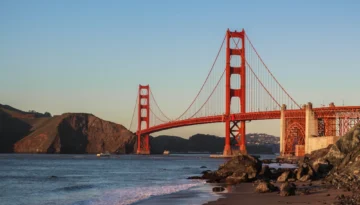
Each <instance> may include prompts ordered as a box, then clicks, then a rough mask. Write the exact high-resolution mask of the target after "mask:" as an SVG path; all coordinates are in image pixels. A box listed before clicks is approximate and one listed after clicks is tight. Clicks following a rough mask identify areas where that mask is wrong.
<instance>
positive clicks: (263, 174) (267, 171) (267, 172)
mask: <svg viewBox="0 0 360 205" xmlns="http://www.w3.org/2000/svg"><path fill="white" fill-rule="evenodd" d="M259 176H260V177H262V178H264V179H271V178H272V176H273V174H272V172H271V171H270V168H269V166H268V165H265V166H263V167H262V169H261V171H260V173H259Z"/></svg>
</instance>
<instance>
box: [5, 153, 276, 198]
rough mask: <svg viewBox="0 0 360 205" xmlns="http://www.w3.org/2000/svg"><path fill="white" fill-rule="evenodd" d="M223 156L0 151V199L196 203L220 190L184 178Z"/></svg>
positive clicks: (211, 166)
mask: <svg viewBox="0 0 360 205" xmlns="http://www.w3.org/2000/svg"><path fill="white" fill-rule="evenodd" d="M262 157H264V156H262ZM274 157H275V156H266V157H265V158H274ZM225 161H226V159H213V158H209V155H208V154H188V155H186V154H184V155H180V154H177V155H168V156H164V155H151V156H138V155H112V156H110V157H108V158H98V157H96V156H95V155H56V154H51V155H46V154H0V204H1V205H3V204H4V205H8V204H9V205H23V204H26V205H45V204H46V205H47V204H49V205H50V204H55V205H57V204H59V205H60V204H61V205H63V204H68V205H100V204H101V205H110V204H111V205H113V204H114V205H128V204H136V205H143V204H150V205H151V204H154V205H155V204H172V205H177V204H179V205H180V204H189V205H191V204H193V205H198V204H203V203H205V202H207V201H213V200H216V199H217V198H219V197H221V195H219V194H216V193H213V192H212V186H213V185H209V184H206V183H204V182H203V181H201V180H188V179H186V178H187V177H189V176H194V175H200V174H201V172H202V171H204V170H215V169H217V168H218V166H219V165H220V164H222V163H224V162H225ZM202 166H205V167H206V168H201V167H202Z"/></svg>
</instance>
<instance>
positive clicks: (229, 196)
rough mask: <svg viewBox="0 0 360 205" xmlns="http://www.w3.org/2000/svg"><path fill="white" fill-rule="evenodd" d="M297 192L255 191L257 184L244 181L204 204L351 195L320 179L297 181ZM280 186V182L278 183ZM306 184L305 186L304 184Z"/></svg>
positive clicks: (313, 200) (325, 200) (318, 200)
mask: <svg viewBox="0 0 360 205" xmlns="http://www.w3.org/2000/svg"><path fill="white" fill-rule="evenodd" d="M295 184H296V186H297V192H296V195H295V196H288V197H283V196H280V195H279V194H278V192H273V193H262V194H260V193H255V191H254V190H255V186H254V185H253V184H252V183H243V184H239V185H237V186H235V187H232V186H227V187H226V188H227V190H228V193H224V194H220V195H222V196H223V197H224V198H220V199H218V200H217V201H213V202H208V203H206V204H204V205H238V204H245V205H248V204H249V205H251V204H254V205H257V204H266V205H275V204H322V205H323V204H332V203H334V202H335V201H336V196H338V195H341V194H344V195H350V194H351V193H350V192H345V191H343V190H337V189H334V188H326V187H325V186H324V185H322V184H321V182H320V181H318V182H312V185H311V186H309V182H296V183H295ZM276 185H277V186H280V185H279V184H276ZM303 185H305V186H303ZM304 189H309V190H310V194H309V195H302V194H301V192H302V191H303V190H304Z"/></svg>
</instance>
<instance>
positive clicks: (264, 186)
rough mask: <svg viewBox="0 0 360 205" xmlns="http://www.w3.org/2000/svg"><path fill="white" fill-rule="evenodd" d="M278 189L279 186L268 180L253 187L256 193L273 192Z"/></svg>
mask: <svg viewBox="0 0 360 205" xmlns="http://www.w3.org/2000/svg"><path fill="white" fill-rule="evenodd" d="M278 190H279V188H278V187H276V186H274V185H273V184H272V183H270V182H260V183H259V184H258V185H257V186H256V188H255V192H257V193H267V192H274V191H278Z"/></svg>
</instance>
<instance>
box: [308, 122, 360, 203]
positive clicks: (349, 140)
mask: <svg viewBox="0 0 360 205" xmlns="http://www.w3.org/2000/svg"><path fill="white" fill-rule="evenodd" d="M308 160H309V162H310V164H311V166H312V167H313V169H314V172H315V174H316V175H317V177H318V178H322V177H325V179H326V180H327V181H328V182H330V183H331V184H333V185H334V186H335V187H337V188H343V189H345V190H351V191H353V193H354V194H353V196H352V197H350V198H349V197H348V198H346V200H347V202H348V201H352V202H354V203H353V204H360V194H359V192H360V124H357V125H355V126H354V127H353V128H352V129H351V130H350V131H349V132H348V133H346V134H345V135H344V136H342V137H341V138H340V139H339V140H338V141H337V142H336V143H335V144H333V145H330V146H329V147H327V148H325V149H322V150H318V151H315V152H313V153H311V155H309V156H308ZM344 200H345V198H344ZM347 202H346V203H345V204H352V203H347Z"/></svg>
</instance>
